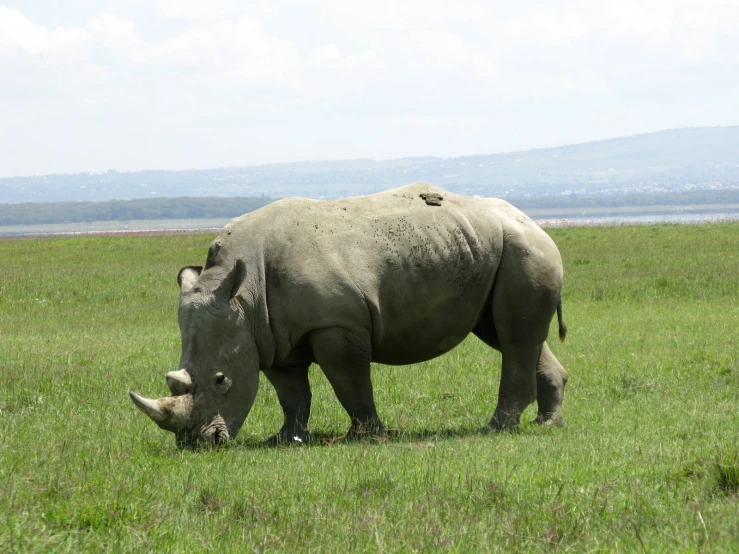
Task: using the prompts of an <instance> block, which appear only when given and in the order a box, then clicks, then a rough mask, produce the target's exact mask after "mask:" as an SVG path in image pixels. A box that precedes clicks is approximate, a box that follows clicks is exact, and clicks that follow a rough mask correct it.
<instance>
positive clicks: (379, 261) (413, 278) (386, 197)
mask: <svg viewBox="0 0 739 554" xmlns="http://www.w3.org/2000/svg"><path fill="white" fill-rule="evenodd" d="M429 192H431V193H434V194H436V195H438V196H439V197H441V200H440V201H438V202H436V203H428V202H427V201H426V200H425V199H424V198H422V197H421V195H422V194H428V193H429ZM437 204H438V205H437ZM520 216H523V214H521V213H520V212H518V211H517V210H515V208H512V207H511V206H510V205H508V204H507V203H505V202H503V201H500V200H494V199H476V198H469V197H465V196H460V195H455V194H452V193H448V192H445V191H443V190H441V189H437V188H435V187H432V186H431V185H426V184H422V183H417V184H414V185H409V186H406V187H401V188H398V189H393V190H390V191H386V192H383V193H379V194H375V195H369V196H364V197H356V198H349V199H344V200H336V201H316V200H307V199H286V200H281V201H277V202H274V203H273V204H270V205H268V206H266V207H265V208H262V209H261V210H258V211H257V212H253V213H251V214H247V215H245V216H242V217H241V218H237V219H236V220H234V221H233V222H232V223H231V224H230V225H229V226H227V228H226V229H225V230H224V232H223V233H222V235H221V236H220V237H219V239H218V241H217V242H219V248H221V255H219V256H218V257H219V258H221V260H220V263H223V264H226V265H227V264H230V263H233V261H234V260H235V258H236V257H239V258H241V259H243V260H244V261H245V262H246V265H247V268H249V271H251V272H252V273H255V274H259V275H261V279H256V280H254V283H255V284H254V286H255V287H256V288H257V289H259V290H258V291H257V290H255V291H254V294H261V295H263V296H264V298H265V300H266V305H267V312H268V314H267V317H268V322H264V324H265V325H269V327H270V330H271V333H272V335H273V336H274V341H275V346H276V355H275V362H276V363H279V362H280V360H281V359H284V358H286V357H289V355H290V352H291V351H292V350H293V349H294V348H295V347H296V346H297V345H298V344H299V343H300V342H301V340H302V339H303V338H304V337H305V336H306V335H307V334H308V333H310V332H311V331H312V330H315V329H320V328H326V327H344V328H347V329H349V330H352V331H356V332H361V331H367V332H369V333H370V335H371V337H372V346H373V359H374V360H375V361H378V362H382V363H389V364H406V363H414V362H418V361H422V360H425V359H430V358H433V357H435V356H437V355H439V354H441V353H443V352H446V351H448V350H450V349H451V348H453V347H454V346H456V345H457V344H458V343H459V342H461V341H462V340H463V339H464V337H465V336H467V334H469V332H470V331H471V330H472V329H473V328H474V326H475V325H476V323H477V322H478V321H479V319H480V315H481V313H482V310H483V309H485V307H486V306H487V305H489V304H488V302H489V294H490V291H491V289H492V285H493V281H494V279H495V273H496V270H497V268H498V265H499V262H500V258H501V255H502V251H503V243H504V235H505V233H506V230H507V229H508V230H509V229H510V227H511V224H518V225H521V224H523V225H527V220H528V218H525V216H523V218H524V219H521V217H520ZM516 218H519V219H520V221H519V222H518V223H516ZM528 221H530V220H528ZM226 253H227V254H226ZM259 283H261V284H259Z"/></svg>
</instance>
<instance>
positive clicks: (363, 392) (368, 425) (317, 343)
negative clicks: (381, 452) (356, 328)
mask: <svg viewBox="0 0 739 554" xmlns="http://www.w3.org/2000/svg"><path fill="white" fill-rule="evenodd" d="M309 342H310V345H311V349H312V350H313V357H314V359H315V360H316V362H317V363H318V365H319V366H321V369H322V370H323V373H324V374H325V375H326V378H327V379H328V381H329V383H331V386H332V387H333V389H334V392H335V393H336V396H337V397H338V399H339V402H341V405H342V406H343V407H344V409H345V410H346V412H347V414H349V418H350V419H351V427H350V428H349V432H348V434H347V438H351V439H355V438H363V437H376V436H382V435H384V434H385V428H384V426H383V425H382V421H380V417H379V416H378V415H377V408H376V407H375V398H374V393H373V391H372V380H371V378H370V361H371V358H372V342H371V339H370V336H369V333H366V332H362V333H356V332H350V331H348V330H346V329H342V328H326V329H320V330H318V331H315V332H313V333H312V334H311V336H310V339H309Z"/></svg>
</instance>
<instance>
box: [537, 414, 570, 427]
mask: <svg viewBox="0 0 739 554" xmlns="http://www.w3.org/2000/svg"><path fill="white" fill-rule="evenodd" d="M531 423H535V424H536V425H543V426H544V427H564V426H565V418H564V417H563V416H562V414H560V413H555V414H547V415H546V416H545V415H544V414H539V415H538V416H536V419H535V420H534V421H532V422H531Z"/></svg>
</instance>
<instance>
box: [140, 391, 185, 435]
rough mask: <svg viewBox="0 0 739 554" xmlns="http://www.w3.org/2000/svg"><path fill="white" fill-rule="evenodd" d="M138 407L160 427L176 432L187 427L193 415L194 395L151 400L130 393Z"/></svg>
mask: <svg viewBox="0 0 739 554" xmlns="http://www.w3.org/2000/svg"><path fill="white" fill-rule="evenodd" d="M129 394H130V396H131V400H133V403H134V404H135V405H136V407H137V408H138V409H139V410H141V411H142V412H144V413H145V414H146V415H148V416H149V417H150V418H151V419H153V420H154V421H155V422H156V424H157V425H159V427H161V428H162V429H166V430H167V431H172V432H176V431H178V430H179V429H182V428H183V427H185V426H186V425H187V422H188V420H189V419H190V414H191V413H192V395H189V394H187V395H182V396H170V397H168V398H159V399H157V400H151V399H149V398H144V397H143V396H140V395H138V394H136V393H135V392H130V393H129Z"/></svg>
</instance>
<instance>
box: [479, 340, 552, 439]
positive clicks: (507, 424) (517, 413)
mask: <svg viewBox="0 0 739 554" xmlns="http://www.w3.org/2000/svg"><path fill="white" fill-rule="evenodd" d="M540 350H541V346H526V347H524V346H520V345H519V346H516V347H515V348H514V347H510V348H505V347H503V350H502V353H503V368H502V371H501V376H500V388H499V390H498V405H497V406H496V407H495V412H494V413H493V417H492V419H491V420H490V423H488V428H489V429H491V430H494V431H501V430H517V429H518V426H519V422H520V419H521V414H522V413H523V411H524V410H525V409H526V406H528V405H529V404H531V403H532V402H533V401H534V400H535V399H536V371H535V368H536V364H537V360H538V359H539V353H540Z"/></svg>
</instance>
